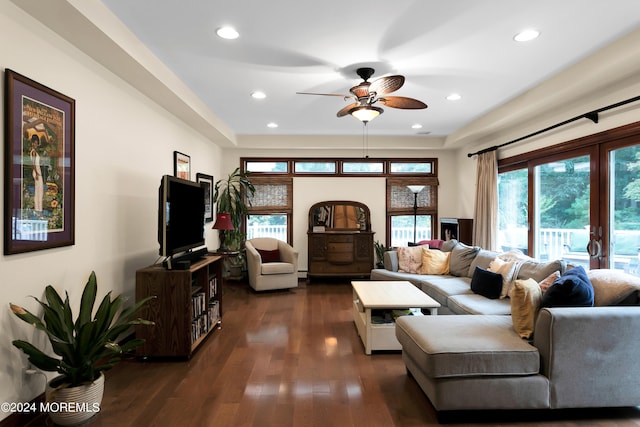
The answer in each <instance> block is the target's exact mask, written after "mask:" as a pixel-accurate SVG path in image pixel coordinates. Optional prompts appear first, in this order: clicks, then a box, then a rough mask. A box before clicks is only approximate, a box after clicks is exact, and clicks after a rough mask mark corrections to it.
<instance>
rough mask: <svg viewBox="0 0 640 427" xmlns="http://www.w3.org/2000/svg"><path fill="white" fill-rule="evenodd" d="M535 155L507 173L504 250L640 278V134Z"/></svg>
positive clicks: (502, 195)
mask: <svg viewBox="0 0 640 427" xmlns="http://www.w3.org/2000/svg"><path fill="white" fill-rule="evenodd" d="M567 145H571V144H567ZM549 153H551V154H549ZM535 154H536V155H535V156H531V157H530V158H528V159H526V161H520V162H518V163H514V164H512V165H510V167H508V168H504V170H501V172H500V177H499V217H501V218H500V223H499V226H498V228H499V236H498V237H499V238H498V240H499V241H501V242H502V243H501V245H502V249H503V250H504V249H506V248H511V247H524V248H525V249H526V252H528V254H529V255H531V256H534V257H536V258H538V259H541V260H544V259H549V260H551V259H564V260H566V261H567V263H570V264H573V265H582V266H584V267H585V269H594V268H612V269H617V270H623V271H626V272H629V273H631V274H634V275H638V276H640V134H638V133H637V132H635V133H632V134H631V135H629V134H625V135H623V136H620V137H615V138H609V139H608V140H603V139H601V140H600V141H599V142H597V143H593V142H592V143H590V144H575V148H567V147H555V148H554V149H550V150H547V151H546V152H545V151H540V152H538V153H535ZM520 212H522V213H524V215H522V214H520ZM525 217H526V219H525ZM518 230H521V231H522V232H523V233H525V234H526V236H527V238H526V242H525V241H524V240H523V237H524V236H523V234H522V233H520V236H522V237H518Z"/></svg>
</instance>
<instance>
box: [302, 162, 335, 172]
mask: <svg viewBox="0 0 640 427" xmlns="http://www.w3.org/2000/svg"><path fill="white" fill-rule="evenodd" d="M295 172H296V173H300V174H304V173H330V174H333V173H335V172H336V162H311V161H304V162H298V161H297V162H295Z"/></svg>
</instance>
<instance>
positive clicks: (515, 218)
mask: <svg viewBox="0 0 640 427" xmlns="http://www.w3.org/2000/svg"><path fill="white" fill-rule="evenodd" d="M527 176H528V171H527V169H518V170H514V171H509V172H505V173H501V174H499V175H498V236H497V239H496V240H497V244H498V249H500V250H503V251H508V250H510V249H520V250H521V251H522V252H524V253H525V254H526V253H527V251H528V250H527V246H528V237H527V233H528V228H529V227H528V224H529V220H528V217H527V213H528V203H529V201H528V194H529V193H528V178H527Z"/></svg>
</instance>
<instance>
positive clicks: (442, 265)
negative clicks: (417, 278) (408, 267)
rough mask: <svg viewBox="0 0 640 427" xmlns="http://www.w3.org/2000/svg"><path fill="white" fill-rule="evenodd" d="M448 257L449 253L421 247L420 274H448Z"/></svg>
mask: <svg viewBox="0 0 640 427" xmlns="http://www.w3.org/2000/svg"><path fill="white" fill-rule="evenodd" d="M450 257H451V252H442V251H441V250H439V249H429V248H426V247H423V248H422V265H421V266H420V274H449V258H450Z"/></svg>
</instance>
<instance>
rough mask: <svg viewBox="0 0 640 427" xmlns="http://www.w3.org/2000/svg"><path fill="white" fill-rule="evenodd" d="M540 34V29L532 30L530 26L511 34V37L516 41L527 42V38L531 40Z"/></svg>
mask: <svg viewBox="0 0 640 427" xmlns="http://www.w3.org/2000/svg"><path fill="white" fill-rule="evenodd" d="M539 35H540V31H538V30H534V29H532V28H530V29H527V30H524V31H521V32H519V33H518V34H516V35H515V36H513V39H514V40H515V41H517V42H528V41H529V40H533V39H535V38H538V36H539Z"/></svg>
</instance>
